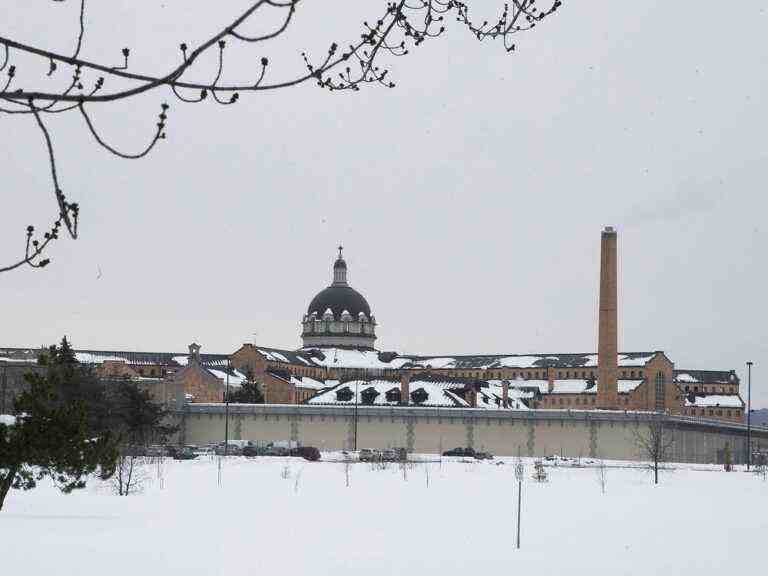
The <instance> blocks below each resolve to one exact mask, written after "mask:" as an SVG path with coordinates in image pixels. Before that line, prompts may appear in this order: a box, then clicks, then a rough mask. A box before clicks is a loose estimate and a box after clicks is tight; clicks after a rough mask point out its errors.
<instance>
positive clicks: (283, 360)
mask: <svg viewBox="0 0 768 576" xmlns="http://www.w3.org/2000/svg"><path fill="white" fill-rule="evenodd" d="M272 356H274V357H275V359H276V360H278V361H279V362H288V358H286V357H285V356H283V355H282V354H280V352H275V351H274V350H273V351H272Z"/></svg>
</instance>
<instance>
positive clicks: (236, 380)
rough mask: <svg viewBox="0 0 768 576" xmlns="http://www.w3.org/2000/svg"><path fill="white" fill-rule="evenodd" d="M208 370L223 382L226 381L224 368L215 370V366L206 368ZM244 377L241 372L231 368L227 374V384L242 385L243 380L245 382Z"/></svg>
mask: <svg viewBox="0 0 768 576" xmlns="http://www.w3.org/2000/svg"><path fill="white" fill-rule="evenodd" d="M208 372H210V373H211V374H213V375H214V376H216V378H218V379H219V380H221V381H222V382H224V383H225V384H226V382H227V372H226V371H224V370H216V369H215V368H208ZM245 380H246V378H245V375H243V374H241V373H240V372H238V371H237V370H232V372H231V373H230V375H229V385H230V386H242V385H243V382H245Z"/></svg>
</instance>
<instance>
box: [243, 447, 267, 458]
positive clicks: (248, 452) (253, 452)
mask: <svg viewBox="0 0 768 576" xmlns="http://www.w3.org/2000/svg"><path fill="white" fill-rule="evenodd" d="M261 454H263V450H262V451H259V448H258V447H257V446H255V445H254V444H248V445H247V446H243V456H250V457H253V456H261Z"/></svg>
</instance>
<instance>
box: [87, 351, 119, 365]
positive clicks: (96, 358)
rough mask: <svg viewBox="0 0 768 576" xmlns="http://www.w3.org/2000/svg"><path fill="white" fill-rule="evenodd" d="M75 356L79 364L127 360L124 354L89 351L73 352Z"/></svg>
mask: <svg viewBox="0 0 768 576" xmlns="http://www.w3.org/2000/svg"><path fill="white" fill-rule="evenodd" d="M75 358H76V359H77V361H78V362H80V363H81V364H103V363H104V362H124V363H125V362H127V360H126V358H125V357H124V356H109V355H101V354H91V353H90V352H75Z"/></svg>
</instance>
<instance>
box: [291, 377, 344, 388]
mask: <svg viewBox="0 0 768 576" xmlns="http://www.w3.org/2000/svg"><path fill="white" fill-rule="evenodd" d="M334 383H338V382H336V381H334ZM291 384H293V385H294V386H299V387H301V388H311V389H313V390H322V389H323V388H327V387H328V385H327V384H326V383H325V382H323V381H322V380H315V379H314V378H310V377H309V376H302V377H301V378H297V377H296V376H294V375H293V374H291Z"/></svg>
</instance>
